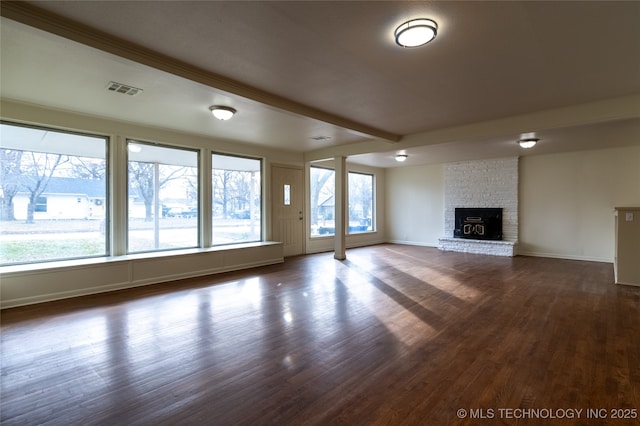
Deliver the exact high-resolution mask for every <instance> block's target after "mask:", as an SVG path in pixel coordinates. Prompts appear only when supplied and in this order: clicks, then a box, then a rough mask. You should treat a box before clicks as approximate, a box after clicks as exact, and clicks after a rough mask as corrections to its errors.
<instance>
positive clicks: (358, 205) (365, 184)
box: [349, 172, 373, 234]
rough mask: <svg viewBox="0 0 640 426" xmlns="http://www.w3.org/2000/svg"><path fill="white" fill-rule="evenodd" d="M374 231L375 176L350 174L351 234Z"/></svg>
mask: <svg viewBox="0 0 640 426" xmlns="http://www.w3.org/2000/svg"><path fill="white" fill-rule="evenodd" d="M369 231H373V175H369V174H364V173H353V172H351V173H349V233H350V234H354V233H358V232H369Z"/></svg>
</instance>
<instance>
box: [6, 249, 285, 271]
mask: <svg viewBox="0 0 640 426" xmlns="http://www.w3.org/2000/svg"><path fill="white" fill-rule="evenodd" d="M278 244H282V243H280V242H276V241H256V242H251V243H238V244H225V245H219V246H214V247H207V248H191V249H178V250H163V251H155V252H145V253H135V254H127V255H122V256H104V257H91V258H82V259H69V260H56V261H51V262H40V263H28V264H21V265H8V266H0V275H3V274H13V273H20V272H36V271H43V270H47V269H61V268H71V267H84V266H95V265H104V264H108V263H117V262H127V261H133V260H143V259H158V258H163V257H167V258H171V257H176V256H184V255H190V254H199V253H212V252H221V251H231V250H241V249H245V248H251V247H263V246H270V245H278Z"/></svg>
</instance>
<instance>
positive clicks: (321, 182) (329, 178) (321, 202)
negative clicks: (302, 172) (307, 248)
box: [309, 166, 335, 237]
mask: <svg viewBox="0 0 640 426" xmlns="http://www.w3.org/2000/svg"><path fill="white" fill-rule="evenodd" d="M309 176H310V185H309V191H310V198H311V236H312V237H318V236H323V235H334V234H335V223H334V218H333V215H334V204H335V203H334V191H335V172H334V171H333V170H330V169H323V168H320V167H313V166H312V167H311V169H310V173H309Z"/></svg>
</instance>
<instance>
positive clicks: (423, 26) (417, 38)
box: [394, 19, 438, 47]
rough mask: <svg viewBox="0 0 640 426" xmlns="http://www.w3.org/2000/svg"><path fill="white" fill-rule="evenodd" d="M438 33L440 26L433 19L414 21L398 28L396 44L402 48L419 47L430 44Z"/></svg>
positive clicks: (395, 34)
mask: <svg viewBox="0 0 640 426" xmlns="http://www.w3.org/2000/svg"><path fill="white" fill-rule="evenodd" d="M437 33H438V24H436V22H435V21H432V20H431V19H412V20H410V21H407V22H405V23H403V24H402V25H400V26H399V27H398V28H396V31H395V33H394V36H395V38H396V43H398V45H399V46H402V47H418V46H422V45H423V44H427V43H429V42H430V41H431V40H433V39H434V38H435V37H436V34H437Z"/></svg>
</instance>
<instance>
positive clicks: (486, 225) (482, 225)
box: [453, 207, 502, 240]
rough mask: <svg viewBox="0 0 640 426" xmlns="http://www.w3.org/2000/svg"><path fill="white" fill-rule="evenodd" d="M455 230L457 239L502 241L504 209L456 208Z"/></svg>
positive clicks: (454, 234)
mask: <svg viewBox="0 0 640 426" xmlns="http://www.w3.org/2000/svg"><path fill="white" fill-rule="evenodd" d="M455 219H456V221H455V229H454V230H453V236H454V237H456V238H470V239H474V240H501V239H502V209H501V208H461V207H458V208H456V217H455Z"/></svg>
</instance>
